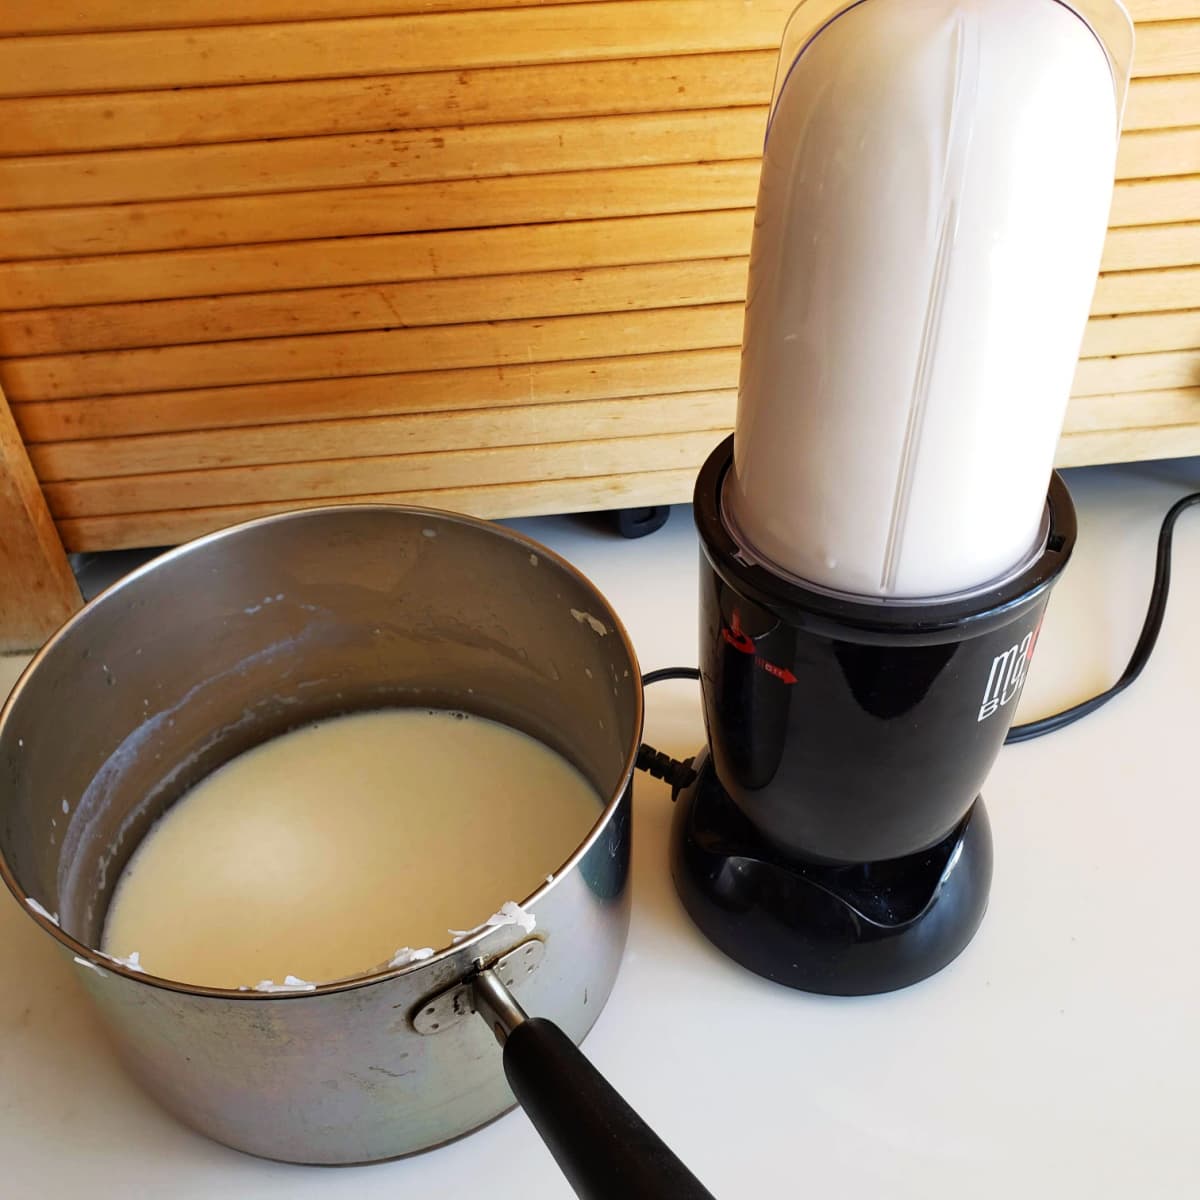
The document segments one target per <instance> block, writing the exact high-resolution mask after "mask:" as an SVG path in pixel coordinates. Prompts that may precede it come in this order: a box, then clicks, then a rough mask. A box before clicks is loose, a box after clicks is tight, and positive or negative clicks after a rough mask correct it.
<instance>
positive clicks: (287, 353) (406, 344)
mask: <svg viewBox="0 0 1200 1200" xmlns="http://www.w3.org/2000/svg"><path fill="white" fill-rule="evenodd" d="M743 307H744V306H743V305H742V304H740V303H727V304H708V305H703V306H699V307H683V308H667V309H647V310H644V311H642V312H636V313H621V312H614V313H589V314H583V315H573V316H565V317H548V318H528V319H519V320H513V321H499V322H487V323H472V324H464V325H450V326H443V325H437V326H427V327H422V328H412V329H389V330H380V331H374V330H372V331H367V332H362V333H332V334H308V335H305V336H301V337H276V338H260V339H257V340H253V341H229V342H220V343H215V344H208V343H202V344H199V345H185V346H161V347H152V348H148V349H138V350H111V351H95V352H88V353H83V354H65V355H57V354H47V355H39V356H37V357H33V358H10V359H7V360H4V361H2V362H0V383H2V385H3V387H4V390H5V391H6V392H7V393H8V395H9V398H10V400H12V401H14V402H29V401H35V400H66V399H72V398H75V397H80V396H105V395H119V394H121V393H127V392H130V391H131V390H134V389H146V390H155V391H157V390H164V391H169V390H175V389H178V390H182V389H187V388H194V387H225V386H233V385H239V384H261V383H277V382H284V381H288V380H300V379H319V378H329V377H333V376H339V377H340V376H355V375H382V374H391V373H395V372H402V371H404V370H405V369H419V370H424V371H438V370H452V369H458V368H466V367H494V366H500V365H508V366H512V365H518V364H521V363H526V364H529V363H547V362H558V361H566V360H573V359H579V358H603V357H605V356H606V355H608V354H612V353H620V354H627V355H639V354H661V353H670V352H676V351H686V350H700V349H716V348H721V347H733V346H737V345H739V344H740V342H741V337H742V323H743ZM1198 329H1200V311H1191V312H1184V313H1171V314H1150V315H1137V314H1134V315H1130V316H1118V317H1101V318H1096V319H1094V320H1093V321H1091V322H1090V323H1089V325H1088V327H1087V332H1086V335H1085V338H1084V354H1085V355H1087V356H1089V357H1086V358H1085V359H1084V360H1083V361H1082V362H1081V363H1080V366H1079V371H1080V377H1081V378H1090V377H1091V376H1090V374H1089V373H1091V374H1094V373H1095V372H1096V371H1097V370H1100V369H1103V370H1115V369H1116V367H1117V365H1120V366H1121V369H1122V370H1127V371H1132V370H1136V365H1135V363H1136V362H1137V361H1144V360H1147V359H1148V358H1150V357H1151V355H1150V354H1148V353H1147V351H1150V350H1158V349H1163V348H1181V349H1182V348H1188V347H1192V346H1197V345H1200V334H1198V333H1197V330H1198ZM1109 355H1124V356H1126V357H1124V358H1119V359H1111V358H1108V357H1104V358H1101V357H1099V356H1109ZM718 386H725V385H724V384H721V385H718ZM1145 386H1146V387H1157V386H1160V385H1159V384H1156V383H1148V384H1146V385H1145ZM1161 386H1167V385H1161ZM1075 390H1076V391H1077V392H1078V393H1079V394H1084V393H1083V392H1082V391H1081V390H1080V388H1079V386H1078V378H1077V386H1076V389H1075ZM1105 390H1117V391H1124V390H1136V389H1135V388H1133V387H1126V386H1120V387H1112V388H1106V389H1105Z"/></svg>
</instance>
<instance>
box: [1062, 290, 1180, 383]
mask: <svg viewBox="0 0 1200 1200" xmlns="http://www.w3.org/2000/svg"><path fill="white" fill-rule="evenodd" d="M1195 346H1200V309H1192V310H1190V311H1187V312H1170V313H1125V314H1122V315H1120V316H1115V317H1094V318H1093V319H1092V320H1091V321H1089V322H1088V326H1087V330H1086V332H1085V333H1084V336H1083V355H1084V360H1085V361H1087V360H1088V359H1102V358H1104V357H1106V356H1110V355H1143V354H1153V353H1157V352H1160V351H1163V350H1190V349H1192V348H1193V347H1195ZM1118 390H1119V389H1118Z"/></svg>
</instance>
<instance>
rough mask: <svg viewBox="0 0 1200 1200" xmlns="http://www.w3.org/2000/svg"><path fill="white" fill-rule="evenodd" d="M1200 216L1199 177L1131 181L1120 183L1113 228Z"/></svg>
mask: <svg viewBox="0 0 1200 1200" xmlns="http://www.w3.org/2000/svg"><path fill="white" fill-rule="evenodd" d="M1197 213H1200V175H1179V176H1175V177H1172V178H1164V179H1130V180H1125V181H1122V182H1119V183H1117V185H1116V187H1115V188H1114V189H1113V203H1112V208H1111V209H1110V210H1109V217H1108V223H1109V226H1110V227H1116V228H1124V227H1126V226H1130V225H1167V224H1171V223H1175V222H1181V221H1192V220H1195V218H1196V215H1197Z"/></svg>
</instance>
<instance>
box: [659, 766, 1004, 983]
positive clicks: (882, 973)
mask: <svg viewBox="0 0 1200 1200" xmlns="http://www.w3.org/2000/svg"><path fill="white" fill-rule="evenodd" d="M697 767H698V774H697V777H696V779H695V781H694V782H693V783H692V784H691V785H690V786H689V787H688V788H687V789H686V791H684V792H683V793H682V794H681V795H680V797H679V800H678V803H677V806H676V813H675V825H674V831H673V835H672V845H671V873H672V875H673V876H674V879H675V887H676V889H677V890H678V892H679V895H680V898H681V899H682V900H683V904H684V907H685V908H686V909H687V911H688V913H689V914H690V916H691V918H692V920H694V921H695V922H696V924H697V925H699V927H700V928H701V930H703V932H704V933H705V935H706V936H707V937H708V938H709V940H710V941H712V942H713V943H714V944H715V945H716V946H717V947H719V948H720V949H721V950H723V951H724V952H725V953H726V954H728V955H729V957H730V958H732V959H734V960H736V961H737V962H739V963H741V964H742V965H743V966H744V967H748V968H749V969H750V970H751V971H755V972H757V973H758V974H759V975H764V976H766V978H767V979H771V980H774V981H775V982H776V983H782V984H786V985H787V986H788V987H794V988H799V989H801V990H802V991H806V992H820V993H823V994H825V995H830V996H864V995H871V994H874V993H877V992H890V991H895V990H896V989H897V988H902V987H907V986H908V985H909V984H912V983H916V982H918V981H919V980H921V979H926V978H928V977H929V976H930V975H933V974H934V973H935V972H937V971H940V970H941V969H942V968H943V967H944V966H945V965H946V964H947V963H949V962H950V961H951V960H952V959H954V958H955V957H956V956H957V955H958V954H959V953H960V952H961V951H962V949H963V948H964V947H965V946H966V944H967V943H968V942H969V941H970V940H971V938H972V936H973V935H974V933H975V931H976V929H978V928H979V923H980V921H982V920H983V914H984V910H985V909H986V908H987V898H988V888H989V886H990V884H991V879H992V834H991V827H990V826H989V824H988V818H987V812H986V811H985V809H984V807H983V801H982V800H976V801H975V804H974V805H973V806H972V808H971V810H970V811H969V812H968V813H967V815H966V816H965V817H964V818H963V820H962V821H961V822H960V823H959V824H958V826H957V827H956V828H955V829H954V830H953V831H952V832H951V833H950V835H949V836H948V837H946V838H944V839H943V840H942V841H941V842H939V843H938V844H937V845H936V846H933V847H931V848H930V849H929V850H925V851H922V852H921V853H919V854H913V855H910V856H908V857H906V858H897V859H890V860H888V861H886V862H876V863H861V864H857V865H854V866H837V867H831V866H826V865H823V864H818V863H810V862H804V861H801V860H798V859H795V858H787V857H785V856H783V855H782V854H780V853H779V852H778V851H776V850H774V849H773V848H772V847H770V846H769V845H767V844H766V843H765V842H764V841H763V839H762V838H761V837H760V836H759V834H758V833H757V832H756V831H755V829H754V827H753V826H752V825H750V823H749V822H748V821H747V820H746V818H745V817H744V816H743V815H742V813H741V812H740V810H739V809H738V808H737V807H736V806H735V805H734V804H733V802H732V801H731V800H730V799H729V797H728V796H727V795H726V793H725V789H724V788H723V787H722V786H721V784H720V782H719V781H718V779H717V777H716V773H715V772H714V771H713V768H712V763H711V760H710V759H709V758H708V756H707V754H704V755H702V756H701V760H700V761H698V763H697Z"/></svg>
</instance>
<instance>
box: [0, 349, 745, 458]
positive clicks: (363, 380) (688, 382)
mask: <svg viewBox="0 0 1200 1200" xmlns="http://www.w3.org/2000/svg"><path fill="white" fill-rule="evenodd" d="M740 357H741V352H740V350H739V349H738V348H737V347H724V348H721V349H718V350H691V351H685V352H683V353H678V354H650V355H626V356H619V357H614V358H603V359H578V360H574V361H569V362H559V363H532V364H520V365H517V366H511V367H475V368H468V369H466V370H459V371H414V372H410V373H408V374H403V375H366V376H360V377H359V378H357V379H314V380H304V381H299V382H296V383H274V384H271V383H268V384H260V385H256V386H253V387H229V388H193V389H190V390H188V391H179V392H144V393H128V394H125V395H119V396H109V397H103V396H100V397H95V396H92V397H87V398H84V399H80V400H58V401H53V402H50V403H35V404H17V405H14V406H13V415H14V416H15V418H16V420H17V423H18V425H19V426H20V429H21V433H22V435H23V436H24V438H25V441H26V442H58V441H68V440H71V439H75V438H106V437H126V436H130V435H133V434H143V433H165V432H168V431H186V430H196V429H221V428H245V427H247V426H256V425H268V424H280V423H287V422H294V421H325V420H333V419H345V418H350V417H371V416H388V415H392V414H396V413H413V412H445V411H449V410H455V409H468V408H488V407H512V406H516V405H531V404H552V403H563V402H567V401H580V400H603V399H611V398H614V397H628V396H650V395H658V394H664V395H665V394H672V393H677V392H700V391H711V390H716V389H726V388H732V387H736V385H737V379H738V365H739V360H740Z"/></svg>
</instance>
